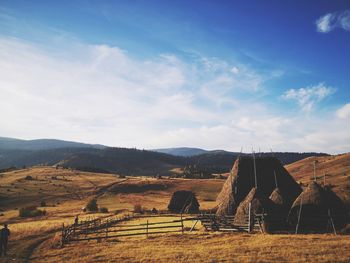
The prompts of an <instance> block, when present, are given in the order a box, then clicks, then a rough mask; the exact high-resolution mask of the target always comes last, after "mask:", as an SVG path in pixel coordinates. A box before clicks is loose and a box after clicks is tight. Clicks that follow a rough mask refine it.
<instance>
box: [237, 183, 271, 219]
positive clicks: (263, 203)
mask: <svg viewBox="0 0 350 263" xmlns="http://www.w3.org/2000/svg"><path fill="white" fill-rule="evenodd" d="M249 203H251V208H250V209H251V215H252V216H251V218H250V219H251V222H250V223H251V224H253V223H254V214H261V213H266V212H271V211H273V209H274V206H273V203H272V201H271V200H270V199H269V198H267V197H266V196H264V195H262V194H261V192H260V191H259V189H257V188H255V187H254V188H252V190H250V192H249V194H248V195H247V196H246V198H245V199H244V200H243V201H242V202H241V203H240V204H239V206H238V208H237V211H236V215H235V219H234V222H235V224H245V223H247V221H248V217H249Z"/></svg>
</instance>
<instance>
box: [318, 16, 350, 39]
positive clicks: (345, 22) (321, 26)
mask: <svg viewBox="0 0 350 263" xmlns="http://www.w3.org/2000/svg"><path fill="white" fill-rule="evenodd" d="M316 27H317V31H318V32H321V33H328V32H330V31H332V30H333V29H335V28H337V27H339V28H342V29H344V30H347V31H350V10H345V11H342V12H334V13H328V14H326V15H324V16H322V17H320V18H319V19H317V20H316Z"/></svg>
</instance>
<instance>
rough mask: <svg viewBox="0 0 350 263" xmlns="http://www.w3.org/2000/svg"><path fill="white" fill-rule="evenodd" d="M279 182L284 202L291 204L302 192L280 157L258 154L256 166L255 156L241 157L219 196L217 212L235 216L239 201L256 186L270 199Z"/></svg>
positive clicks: (261, 195) (261, 193)
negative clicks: (260, 155)
mask: <svg viewBox="0 0 350 263" xmlns="http://www.w3.org/2000/svg"><path fill="white" fill-rule="evenodd" d="M255 170H256V176H255ZM255 178H256V179H255ZM276 181H277V185H278V188H279V189H280V191H282V192H283V194H284V199H285V200H284V202H286V204H288V205H289V207H290V206H291V204H292V203H293V201H294V200H295V199H296V198H297V196H298V195H299V194H300V193H301V187H300V186H299V185H298V183H297V182H296V181H295V180H294V179H293V177H292V176H291V175H290V174H289V173H288V172H287V170H286V169H284V167H283V166H282V164H281V163H280V161H279V160H278V159H277V158H275V157H256V158H255V169H254V158H253V157H250V156H243V157H239V158H238V159H237V160H236V161H235V164H234V166H233V168H232V170H231V174H230V176H229V177H228V178H227V180H226V182H225V184H224V186H223V188H222V190H221V192H220V194H219V196H218V198H217V202H218V209H217V212H216V214H217V215H219V216H223V215H234V214H235V213H236V209H237V207H238V206H239V204H240V203H241V202H242V201H243V200H244V199H245V198H246V196H247V195H248V193H249V192H250V191H251V190H252V189H253V188H254V187H257V189H258V192H259V198H268V197H269V196H270V195H271V193H272V192H273V190H274V189H275V188H276Z"/></svg>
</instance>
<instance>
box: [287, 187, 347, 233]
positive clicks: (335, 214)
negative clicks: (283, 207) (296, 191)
mask: <svg viewBox="0 0 350 263" xmlns="http://www.w3.org/2000/svg"><path fill="white" fill-rule="evenodd" d="M300 206H301V207H300ZM299 213H300V221H299V229H300V230H301V231H303V232H308V231H326V230H327V229H328V227H329V223H330V222H329V217H328V215H329V213H330V215H331V216H332V218H333V221H334V225H335V227H336V228H340V227H342V226H344V225H345V223H346V221H347V218H346V214H347V213H346V208H345V205H344V203H343V202H342V201H341V199H340V198H339V197H338V196H337V195H336V194H335V193H334V192H333V191H332V190H331V189H330V188H329V187H326V189H324V188H323V187H322V186H320V185H319V184H317V183H316V182H311V183H310V184H309V185H308V187H307V188H306V189H305V190H304V191H303V192H302V193H301V194H300V195H299V197H298V198H297V199H296V200H295V202H294V203H293V205H292V208H291V209H290V212H289V216H288V221H289V222H290V223H291V224H292V225H296V224H297V223H298V217H299Z"/></svg>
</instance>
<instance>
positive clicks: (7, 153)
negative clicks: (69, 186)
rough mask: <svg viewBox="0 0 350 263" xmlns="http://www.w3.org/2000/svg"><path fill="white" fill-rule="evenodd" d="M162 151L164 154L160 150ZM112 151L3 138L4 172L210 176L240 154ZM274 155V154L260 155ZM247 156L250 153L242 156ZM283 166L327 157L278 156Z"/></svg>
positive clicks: (0, 161) (1, 161)
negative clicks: (57, 169) (47, 169)
mask: <svg viewBox="0 0 350 263" xmlns="http://www.w3.org/2000/svg"><path fill="white" fill-rule="evenodd" d="M158 151H162V150H158ZM158 151H148V150H138V149H130V148H112V147H106V146H103V145H91V144H83V143H76V142H68V141H62V140H51V139H50V140H48V139H39V140H30V141H26V140H18V139H12V138H3V137H1V138H0V169H5V168H8V167H28V166H33V165H56V164H59V165H62V166H64V167H70V168H75V169H81V170H87V171H95V172H111V173H121V174H125V175H156V174H161V175H171V174H173V172H172V171H173V170H174V169H175V168H177V169H178V170H179V169H180V170H181V169H182V168H184V167H185V166H188V165H196V167H197V168H199V170H202V171H204V170H205V171H206V172H209V173H227V172H228V171H229V170H230V169H231V167H232V164H233V162H234V161H235V159H236V158H237V156H238V155H239V153H237V152H227V151H222V150H217V151H206V150H203V149H199V148H186V147H182V148H169V149H163V151H164V152H167V153H163V152H158ZM258 154H259V155H262V156H264V155H271V154H272V153H258ZM242 155H246V153H242ZM274 155H275V156H276V157H277V158H278V159H279V160H280V161H281V163H282V164H289V163H292V162H295V161H298V160H301V159H303V158H306V157H310V156H325V155H326V154H324V153H290V152H276V153H274Z"/></svg>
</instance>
